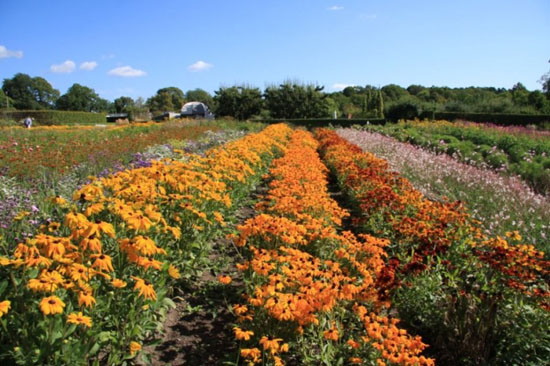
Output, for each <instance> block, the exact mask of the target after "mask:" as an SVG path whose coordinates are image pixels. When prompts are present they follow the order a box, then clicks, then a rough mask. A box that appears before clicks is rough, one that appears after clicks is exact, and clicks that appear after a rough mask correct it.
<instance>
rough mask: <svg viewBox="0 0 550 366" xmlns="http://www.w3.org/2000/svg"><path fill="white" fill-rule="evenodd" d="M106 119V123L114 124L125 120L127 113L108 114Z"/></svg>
mask: <svg viewBox="0 0 550 366" xmlns="http://www.w3.org/2000/svg"><path fill="white" fill-rule="evenodd" d="M106 117H107V122H116V121H117V120H118V119H127V118H128V113H110V114H108V115H107V116H106Z"/></svg>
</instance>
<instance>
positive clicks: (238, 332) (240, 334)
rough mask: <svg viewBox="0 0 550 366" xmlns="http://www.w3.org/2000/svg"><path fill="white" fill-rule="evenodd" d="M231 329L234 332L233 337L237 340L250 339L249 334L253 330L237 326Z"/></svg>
mask: <svg viewBox="0 0 550 366" xmlns="http://www.w3.org/2000/svg"><path fill="white" fill-rule="evenodd" d="M233 331H234V332H235V338H236V339H238V340H245V341H248V340H250V336H253V335H254V332H253V331H251V330H242V329H241V328H239V327H233Z"/></svg>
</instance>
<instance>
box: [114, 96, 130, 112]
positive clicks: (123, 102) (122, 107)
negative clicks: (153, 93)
mask: <svg viewBox="0 0 550 366" xmlns="http://www.w3.org/2000/svg"><path fill="white" fill-rule="evenodd" d="M134 107H135V103H134V100H133V99H132V98H130V97H119V98H117V99H115V100H114V108H115V112H116V113H130V111H131V110H132V108H134Z"/></svg>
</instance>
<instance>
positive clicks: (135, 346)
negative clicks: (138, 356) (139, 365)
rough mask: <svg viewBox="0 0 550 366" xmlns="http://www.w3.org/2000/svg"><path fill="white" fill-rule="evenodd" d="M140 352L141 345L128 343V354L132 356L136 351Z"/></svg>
mask: <svg viewBox="0 0 550 366" xmlns="http://www.w3.org/2000/svg"><path fill="white" fill-rule="evenodd" d="M139 350H141V344H139V343H138V342H133V341H132V342H130V354H131V355H133V354H134V353H136V352H137V351H139Z"/></svg>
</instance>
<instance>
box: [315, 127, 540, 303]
mask: <svg viewBox="0 0 550 366" xmlns="http://www.w3.org/2000/svg"><path fill="white" fill-rule="evenodd" d="M317 137H318V139H319V140H320V141H321V145H322V149H323V152H324V157H325V159H326V160H327V161H328V162H329V165H330V166H331V167H332V168H333V169H334V170H335V172H336V174H337V176H338V177H339V179H340V181H341V182H342V185H343V186H344V187H345V189H346V190H347V191H348V192H349V193H350V194H351V195H352V196H353V197H354V198H355V199H356V201H357V203H358V207H359V208H360V209H361V210H362V211H363V212H364V213H365V216H364V217H363V218H361V222H360V223H361V224H363V225H366V227H368V228H369V230H372V229H375V230H376V228H378V229H379V230H380V231H379V232H378V234H382V231H383V229H384V228H390V229H391V239H392V241H394V242H396V243H399V246H398V247H395V248H394V249H393V250H392V254H394V255H395V256H398V257H401V260H399V259H395V260H394V261H389V262H388V272H389V273H390V275H389V276H387V277H388V279H391V280H392V281H393V282H392V283H390V284H388V285H387V286H380V287H381V288H383V289H388V290H390V289H392V288H394V287H395V286H397V285H398V281H397V278H398V276H395V275H394V274H393V273H392V272H394V271H395V270H398V271H400V272H401V274H402V276H407V275H408V274H411V273H412V274H414V273H416V272H418V271H423V270H424V269H426V268H428V267H429V266H431V265H432V264H434V263H435V261H436V259H437V258H438V257H440V256H442V255H443V254H444V253H446V252H447V251H448V250H449V249H450V248H451V246H452V247H453V249H454V248H455V247H458V246H457V245H456V244H457V243H459V242H467V243H468V244H469V248H467V251H466V252H464V253H461V255H462V256H468V255H472V253H476V254H477V257H478V258H479V259H481V260H482V261H484V262H486V263H489V264H490V265H491V267H492V268H494V269H497V270H498V271H499V273H500V274H502V275H504V277H505V282H507V283H508V284H512V285H513V286H514V287H516V288H517V287H522V286H518V281H519V282H521V281H522V280H523V281H524V282H522V285H523V286H525V289H526V291H524V292H525V293H527V294H529V295H530V296H531V297H533V298H535V299H536V300H537V301H538V302H539V304H540V305H541V306H542V307H543V308H548V305H549V301H550V292H549V291H550V289H549V288H548V283H547V280H546V278H547V276H548V271H549V268H550V262H549V261H547V260H544V256H543V254H542V253H540V252H538V251H536V250H534V249H533V248H532V246H525V245H518V246H511V245H509V243H508V242H507V240H506V239H504V238H498V239H490V238H487V237H486V236H485V235H484V234H483V233H482V229H481V227H480V223H479V222H477V221H475V220H472V219H471V218H470V216H469V215H468V214H467V212H466V210H465V209H464V207H463V206H462V205H461V203H460V202H448V201H443V202H440V201H432V200H429V199H426V198H425V197H424V196H423V195H422V194H421V193H419V192H418V191H416V190H415V189H414V188H413V187H412V185H411V184H410V183H409V182H408V181H407V180H406V179H404V178H402V177H400V176H399V175H398V174H397V173H394V172H392V171H391V170H390V169H389V168H388V165H387V162H386V161H385V160H382V159H379V158H377V157H376V156H374V155H372V154H370V153H368V152H362V151H361V150H360V149H359V148H358V147H357V146H356V145H353V144H351V143H349V142H348V141H346V140H345V139H343V138H341V137H339V136H338V135H337V134H336V133H335V132H333V131H329V130H320V131H318V132H317ZM369 220H371V221H370V222H369ZM372 220H377V222H376V223H377V224H379V226H376V225H374V224H373V222H372ZM516 244H517V243H516ZM472 248H474V250H471V249H472ZM404 258H406V259H405V260H403V259H404ZM449 265H450V266H452V265H453V264H452V263H449Z"/></svg>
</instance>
